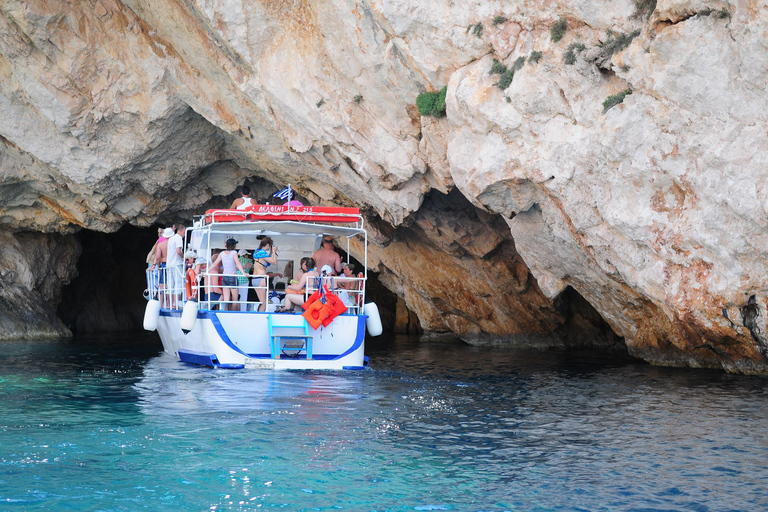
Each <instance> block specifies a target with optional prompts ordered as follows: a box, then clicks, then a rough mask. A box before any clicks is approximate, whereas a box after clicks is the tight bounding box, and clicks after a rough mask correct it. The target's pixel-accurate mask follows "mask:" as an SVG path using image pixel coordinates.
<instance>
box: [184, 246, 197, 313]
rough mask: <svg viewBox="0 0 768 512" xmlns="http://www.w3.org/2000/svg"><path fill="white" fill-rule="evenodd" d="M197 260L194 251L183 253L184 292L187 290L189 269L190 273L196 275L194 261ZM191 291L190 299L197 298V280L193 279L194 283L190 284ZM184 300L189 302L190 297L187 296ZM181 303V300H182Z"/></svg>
mask: <svg viewBox="0 0 768 512" xmlns="http://www.w3.org/2000/svg"><path fill="white" fill-rule="evenodd" d="M196 259H197V253H196V252H195V251H192V250H189V251H187V252H185V253H184V291H185V292H186V289H187V279H189V278H190V277H191V276H190V274H189V271H190V269H191V270H192V272H193V273H194V274H195V275H196V272H195V270H194V269H195V260H196ZM190 286H191V290H192V297H194V298H197V279H195V282H193V283H190ZM183 299H184V300H189V299H190V297H188V296H187V295H184V296H183ZM182 302H183V300H182Z"/></svg>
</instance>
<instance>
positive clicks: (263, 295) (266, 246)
mask: <svg viewBox="0 0 768 512" xmlns="http://www.w3.org/2000/svg"><path fill="white" fill-rule="evenodd" d="M259 251H264V252H266V253H267V254H269V256H266V257H262V258H254V259H253V276H254V278H253V281H252V282H253V286H255V287H257V288H256V295H257V296H258V297H259V302H261V304H260V305H259V311H264V309H262V308H265V307H266V304H267V287H266V286H264V284H263V283H264V278H263V277H257V276H266V275H267V267H268V266H270V265H274V264H276V263H277V247H275V246H274V242H273V241H272V239H271V238H270V237H268V236H265V237H264V238H262V239H261V243H260V244H259V249H258V250H257V251H256V252H255V253H253V255H254V256H256V255H257V253H258V252H259Z"/></svg>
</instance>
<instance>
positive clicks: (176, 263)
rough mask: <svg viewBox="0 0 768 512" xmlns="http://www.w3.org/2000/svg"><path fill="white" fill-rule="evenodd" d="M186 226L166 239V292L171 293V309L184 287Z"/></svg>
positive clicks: (174, 306)
mask: <svg viewBox="0 0 768 512" xmlns="http://www.w3.org/2000/svg"><path fill="white" fill-rule="evenodd" d="M186 229H187V228H186V227H185V226H181V227H180V228H179V230H178V231H177V232H176V234H175V235H173V236H172V237H171V238H170V240H168V260H167V262H168V264H167V265H166V270H167V272H168V293H169V294H170V295H171V306H170V307H171V309H176V308H177V306H178V304H179V299H180V297H181V290H182V288H183V287H184V233H185V232H186Z"/></svg>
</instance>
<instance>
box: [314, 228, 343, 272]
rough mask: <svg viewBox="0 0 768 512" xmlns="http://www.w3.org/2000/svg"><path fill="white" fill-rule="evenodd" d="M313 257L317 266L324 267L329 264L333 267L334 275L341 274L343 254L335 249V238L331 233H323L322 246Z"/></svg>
mask: <svg viewBox="0 0 768 512" xmlns="http://www.w3.org/2000/svg"><path fill="white" fill-rule="evenodd" d="M312 258H313V259H314V260H315V263H316V264H317V268H323V266H324V265H328V266H330V267H331V268H332V269H333V275H336V276H337V275H339V273H340V272H341V256H339V253H337V252H336V251H335V250H334V249H333V238H332V237H331V235H323V242H322V244H321V245H320V248H319V249H318V250H316V251H315V254H313V255H312Z"/></svg>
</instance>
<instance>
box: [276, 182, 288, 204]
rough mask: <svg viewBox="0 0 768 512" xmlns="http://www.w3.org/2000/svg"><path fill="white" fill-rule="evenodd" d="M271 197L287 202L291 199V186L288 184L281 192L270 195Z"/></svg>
mask: <svg viewBox="0 0 768 512" xmlns="http://www.w3.org/2000/svg"><path fill="white" fill-rule="evenodd" d="M272 197H277V198H278V199H282V200H283V201H288V200H289V199H290V198H291V185H290V183H289V184H288V186H287V187H285V188H284V189H283V190H280V191H278V192H275V193H274V194H272Z"/></svg>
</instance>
